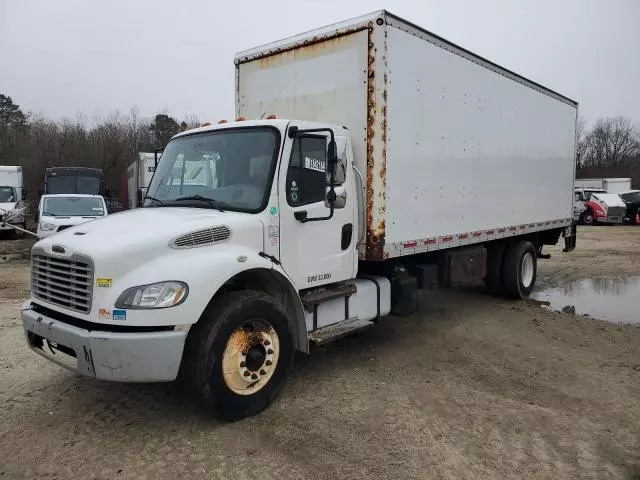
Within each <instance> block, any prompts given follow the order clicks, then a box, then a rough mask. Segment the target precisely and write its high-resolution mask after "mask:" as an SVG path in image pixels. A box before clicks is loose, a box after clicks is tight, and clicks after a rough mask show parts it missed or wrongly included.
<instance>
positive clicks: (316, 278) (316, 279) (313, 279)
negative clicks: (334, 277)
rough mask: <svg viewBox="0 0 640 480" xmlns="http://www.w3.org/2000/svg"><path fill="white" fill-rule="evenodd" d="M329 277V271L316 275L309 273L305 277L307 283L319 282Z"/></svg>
mask: <svg viewBox="0 0 640 480" xmlns="http://www.w3.org/2000/svg"><path fill="white" fill-rule="evenodd" d="M330 278H331V274H330V273H320V274H318V275H309V276H308V277H307V283H313V282H320V281H322V280H329V279H330Z"/></svg>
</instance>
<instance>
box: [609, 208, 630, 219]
mask: <svg viewBox="0 0 640 480" xmlns="http://www.w3.org/2000/svg"><path fill="white" fill-rule="evenodd" d="M626 210H627V208H626V207H609V208H607V217H621V216H623V215H624V213H625V211H626Z"/></svg>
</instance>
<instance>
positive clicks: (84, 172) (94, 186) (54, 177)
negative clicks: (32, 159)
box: [44, 167, 105, 195]
mask: <svg viewBox="0 0 640 480" xmlns="http://www.w3.org/2000/svg"><path fill="white" fill-rule="evenodd" d="M61 193H65V194H68V193H71V194H84V195H103V194H104V193H105V192H104V182H103V175H102V170H100V169H99V168H87V167H52V168H47V169H46V171H45V180H44V194H45V195H57V194H61Z"/></svg>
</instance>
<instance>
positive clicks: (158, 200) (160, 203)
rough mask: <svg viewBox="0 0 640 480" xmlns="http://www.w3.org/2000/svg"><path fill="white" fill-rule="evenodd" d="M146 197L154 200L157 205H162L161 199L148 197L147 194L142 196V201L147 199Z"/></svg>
mask: <svg viewBox="0 0 640 480" xmlns="http://www.w3.org/2000/svg"><path fill="white" fill-rule="evenodd" d="M147 199H149V200H152V201H154V202H158V205H164V202H163V201H162V200H160V199H159V198H156V197H150V196H148V195H147V196H146V197H144V199H143V202H144V200H147Z"/></svg>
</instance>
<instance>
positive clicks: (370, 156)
mask: <svg viewBox="0 0 640 480" xmlns="http://www.w3.org/2000/svg"><path fill="white" fill-rule="evenodd" d="M373 33H374V27H373V22H370V23H369V28H368V38H367V41H368V49H367V138H366V145H367V191H366V209H367V238H366V249H365V256H366V258H367V259H368V260H382V259H383V258H384V230H385V225H384V209H383V210H382V212H378V213H382V215H380V217H379V218H381V220H380V221H379V222H378V224H377V225H374V215H373V214H374V203H375V195H376V194H379V192H377V191H376V188H375V177H376V168H375V167H376V165H375V156H374V153H375V145H374V142H375V131H376V125H375V121H376V114H377V105H376V78H375V68H376V48H375V43H374V41H373ZM382 180H383V181H384V178H383V179H382Z"/></svg>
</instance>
